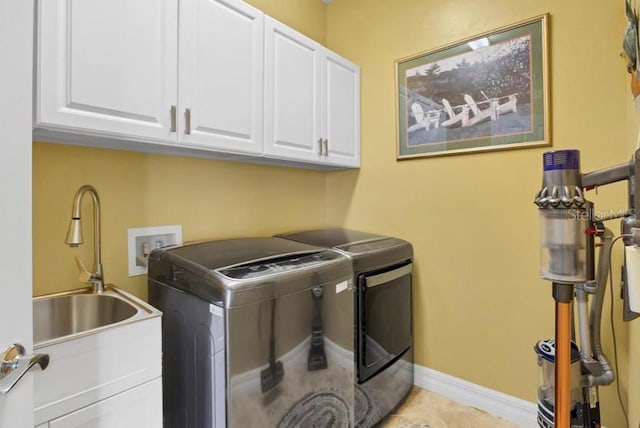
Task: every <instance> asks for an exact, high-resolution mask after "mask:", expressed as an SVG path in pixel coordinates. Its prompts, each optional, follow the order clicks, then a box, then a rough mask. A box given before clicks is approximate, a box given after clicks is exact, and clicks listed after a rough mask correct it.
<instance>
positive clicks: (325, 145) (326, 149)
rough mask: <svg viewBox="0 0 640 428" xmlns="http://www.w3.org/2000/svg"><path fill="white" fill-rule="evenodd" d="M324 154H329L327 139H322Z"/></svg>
mask: <svg viewBox="0 0 640 428" xmlns="http://www.w3.org/2000/svg"><path fill="white" fill-rule="evenodd" d="M324 155H325V156H329V140H327V139H326V138H325V139H324Z"/></svg>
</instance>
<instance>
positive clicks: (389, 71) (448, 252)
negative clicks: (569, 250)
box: [33, 0, 640, 428]
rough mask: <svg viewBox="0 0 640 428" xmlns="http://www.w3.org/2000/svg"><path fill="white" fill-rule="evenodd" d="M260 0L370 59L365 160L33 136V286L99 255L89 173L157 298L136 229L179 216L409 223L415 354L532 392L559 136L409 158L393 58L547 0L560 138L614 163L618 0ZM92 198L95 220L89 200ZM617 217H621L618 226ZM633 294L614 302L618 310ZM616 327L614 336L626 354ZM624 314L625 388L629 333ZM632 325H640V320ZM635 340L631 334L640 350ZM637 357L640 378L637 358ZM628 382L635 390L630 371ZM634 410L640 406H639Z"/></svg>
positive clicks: (636, 393)
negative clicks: (311, 162)
mask: <svg viewBox="0 0 640 428" xmlns="http://www.w3.org/2000/svg"><path fill="white" fill-rule="evenodd" d="M249 3H251V4H253V5H254V6H256V7H258V8H260V9H262V10H264V11H265V12H266V13H268V14H269V15H271V16H273V17H275V18H276V19H279V20H281V21H282V22H284V23H285V24H287V25H290V26H292V27H294V28H296V29H297V30H299V31H301V32H303V33H304V34H306V35H308V36H309V37H312V38H314V39H316V40H317V41H319V42H321V43H326V44H327V45H328V46H329V47H330V48H331V49H333V50H335V51H336V52H338V53H339V54H341V55H344V56H346V57H347V58H349V59H351V60H353V61H354V62H356V63H358V64H359V65H360V66H361V67H362V69H361V70H362V84H361V88H362V110H361V111H362V124H361V125H362V168H361V169H360V170H359V171H344V172H331V173H321V172H314V171H307V170H299V169H287V168H277V167H267V166H257V165H246V164H238V163H227V162H218V161H208V160H199V159H188V158H178V157H166V156H160V155H147V154H139V153H127V152H118V151H109V150H100V149H91V148H78V147H71V146H62V145H53V144H44V143H36V144H35V145H34V168H33V170H34V182H33V184H34V189H33V190H34V192H33V211H34V212H33V222H34V226H33V227H34V294H35V295H40V294H45V293H49V292H53V291H59V290H64V289H69V288H74V287H76V286H77V285H79V284H78V282H77V279H76V270H75V265H74V262H73V255H74V254H81V255H83V257H84V258H85V260H86V262H87V264H89V263H91V261H90V258H91V257H90V254H91V244H90V236H91V235H90V233H91V228H90V225H91V222H90V221H89V222H88V224H87V225H86V229H85V234H86V235H87V236H88V237H89V240H88V244H87V245H84V246H82V247H80V248H79V249H75V250H74V249H68V248H67V247H66V246H65V245H64V243H63V240H64V235H65V232H66V227H67V223H68V219H69V215H70V210H71V200H72V198H73V195H74V193H75V191H76V189H77V188H78V187H79V186H80V185H82V184H85V183H89V184H93V185H95V186H96V187H97V188H98V190H99V192H100V196H101V199H102V205H103V235H104V236H103V243H104V244H103V247H104V255H103V262H104V265H105V272H106V274H105V275H106V279H107V280H108V281H109V282H113V283H116V284H117V285H119V286H121V287H122V288H124V289H126V290H129V291H131V292H133V293H135V294H138V295H141V296H143V297H144V296H145V295H146V277H144V276H143V277H135V278H128V276H127V266H126V229H127V228H129V227H140V226H147V225H162V224H174V223H181V224H182V225H183V233H184V239H185V240H192V239H203V238H224V237H232V236H250V235H270V234H272V233H275V232H281V231H283V230H293V229H303V228H313V227H321V226H342V225H344V226H347V227H352V228H355V229H361V230H366V231H372V232H378V233H385V234H389V235H396V236H400V237H403V238H406V239H408V240H410V241H411V242H413V244H414V247H415V256H416V263H415V266H416V283H415V289H414V299H415V300H414V311H415V316H414V326H415V336H416V339H415V345H416V362H417V363H418V364H421V365H423V366H427V367H430V368H434V369H436V370H439V371H442V372H445V373H448V374H451V375H453V376H457V377H460V378H463V379H466V380H469V381H471V382H475V383H478V384H481V385H484V386H486V387H488V388H493V389H496V390H499V391H502V392H505V393H507V394H511V395H515V396H518V397H521V398H524V399H527V400H531V401H533V400H534V399H535V386H536V384H537V378H536V365H535V358H534V355H533V351H532V346H533V344H534V343H535V342H536V341H537V340H538V339H540V338H544V337H550V336H552V335H553V300H552V298H551V286H550V285H549V284H548V283H547V282H545V281H542V280H539V279H538V248H539V245H538V233H537V231H538V221H537V210H536V208H535V206H534V205H533V204H532V199H533V195H534V193H535V192H536V190H537V189H538V186H539V184H540V182H541V172H540V170H541V168H540V164H541V155H542V152H543V151H545V150H546V149H527V150H517V151H509V152H495V153H483V154H474V155H465V156H453V157H445V158H430V159H416V160H410V161H403V162H397V161H396V160H395V146H394V144H395V121H394V114H395V113H394V103H395V100H394V60H395V59H398V58H402V57H406V56H408V55H411V54H414V53H417V52H421V51H425V50H428V49H431V48H434V47H437V46H439V45H442V44H445V43H448V42H451V41H454V40H458V39H461V38H465V37H467V36H471V35H473V34H476V33H480V32H484V31H487V30H490V29H492V28H497V27H501V26H504V25H507V24H509V23H512V22H516V21H519V20H522V19H526V18H528V17H531V16H535V15H538V14H541V13H546V12H549V13H550V14H551V22H550V27H551V44H550V47H551V50H550V58H551V64H552V73H551V91H552V100H551V108H552V122H553V141H554V148H569V147H572V148H573V147H575V148H579V149H581V150H582V160H583V170H585V171H588V170H592V169H596V168H600V167H604V166H609V165H612V164H617V163H620V162H623V161H625V160H626V159H627V158H628V155H629V153H630V150H629V149H630V147H632V146H633V147H635V141H633V142H632V143H630V142H629V139H630V138H631V137H630V135H631V134H633V138H635V129H637V126H636V127H635V128H634V127H633V126H631V125H629V124H628V120H627V118H628V117H629V116H630V115H631V114H630V113H629V108H628V104H629V103H628V96H627V83H626V82H627V80H626V79H627V76H626V73H624V66H623V63H622V61H621V60H620V58H619V57H618V52H619V51H620V39H621V34H622V29H623V27H624V18H623V11H622V5H621V4H618V3H621V2H615V4H610V3H606V2H605V3H603V2H598V1H596V0H588V1H584V2H580V5H579V6H576V5H575V4H573V3H571V2H568V3H567V2H557V1H552V0H539V1H533V0H527V1H523V0H520V1H517V2H514V1H513V0H496V1H493V2H488V1H483V2H477V1H472V0H460V1H456V2H453V1H435V0H403V1H396V2H391V1H387V0H334V1H333V2H332V3H331V4H330V5H329V6H328V7H326V6H325V5H324V4H322V3H321V1H320V0H312V1H304V2H302V1H299V0H250V1H249ZM590 198H591V199H592V200H594V201H595V202H596V204H597V206H596V207H597V209H600V210H606V209H610V208H611V209H617V208H621V207H624V206H625V204H626V198H625V186H624V185H614V186H608V187H606V188H603V189H601V190H600V192H599V196H595V195H591V196H590ZM84 213H86V214H84V215H85V216H87V217H88V218H90V217H89V216H90V215H91V214H90V213H91V208H90V206H89V204H86V206H85V207H84ZM609 227H610V228H612V229H613V230H614V231H615V232H617V224H611V225H609ZM616 259H617V261H618V262H619V256H616ZM615 272H616V275H617V270H615ZM51 278H55V280H51ZM614 282H615V283H617V280H615V281H614ZM616 291H617V289H616ZM619 310H620V305H619V302H618V301H617V300H616V308H615V311H616V315H615V316H616V318H617V319H618V318H620V317H619ZM605 320H608V314H605ZM636 324H637V323H636ZM607 327H608V324H607V323H606V322H605V328H604V329H603V331H604V334H603V336H604V345H605V351H606V352H607V354H608V355H609V356H610V357H611V358H613V352H612V346H611V340H610V334H609V331H608V329H607ZM617 328H618V329H617V333H618V341H619V343H618V346H619V353H620V356H621V359H620V360H621V361H620V362H621V371H622V379H623V384H622V386H623V394H625V395H626V392H627V382H626V379H627V375H626V373H627V372H628V371H629V370H628V368H627V358H626V355H627V353H628V352H629V343H628V340H627V334H628V332H627V326H626V325H625V326H621V325H619V323H618V324H617ZM632 333H634V334H635V336H638V334H640V330H638V327H637V325H632ZM638 342H639V341H638V340H636V341H632V342H631V350H630V352H631V355H632V358H633V359H635V360H639V358H640V343H638ZM631 370H635V372H634V373H635V375H634V377H633V378H632V379H639V378H640V367H636V366H632V367H631ZM636 383H640V382H636ZM601 393H602V396H603V399H602V400H603V403H602V404H603V413H604V416H605V423H606V425H607V426H608V427H609V428H616V427H622V426H623V423H622V415H621V412H620V410H619V406H618V404H617V401H616V399H615V387H613V386H610V387H606V388H603V389H602V390H601ZM630 394H631V398H632V400H631V403H637V402H638V401H639V398H640V390H639V389H638V387H637V386H636V385H635V384H634V383H633V382H632V383H631V387H630ZM634 397H635V399H634ZM634 400H635V401H634ZM636 407H637V405H636ZM634 412H635V413H634ZM632 415H635V416H634V417H635V419H636V420H637V419H638V417H640V414H639V413H638V410H637V409H634V410H632ZM632 426H633V425H632Z"/></svg>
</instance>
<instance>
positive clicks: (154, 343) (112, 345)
mask: <svg viewBox="0 0 640 428" xmlns="http://www.w3.org/2000/svg"><path fill="white" fill-rule="evenodd" d="M120 293H121V292H120ZM121 294H124V293H121ZM125 296H126V297H127V298H128V299H129V300H131V301H134V302H136V301H137V302H139V303H140V304H141V305H146V306H147V307H148V305H147V304H146V303H144V302H141V301H139V300H138V299H136V298H135V297H133V296H130V295H126V294H125ZM161 337H162V336H161V314H160V312H159V311H156V310H153V309H152V308H151V312H148V313H146V314H145V315H144V316H140V317H139V318H138V319H133V320H127V321H124V322H121V323H118V324H114V325H110V326H107V327H104V328H100V329H98V330H96V331H94V332H90V334H85V335H80V336H78V337H71V338H61V339H60V340H53V341H49V342H45V343H43V344H41V345H40V344H36V345H34V349H37V352H39V353H46V354H49V356H50V364H49V367H48V368H47V370H44V371H43V372H42V373H39V375H38V376H37V379H36V378H35V377H34V423H35V425H36V427H37V428H73V427H80V426H82V427H118V428H157V427H161V426H162V342H161V340H162V339H161Z"/></svg>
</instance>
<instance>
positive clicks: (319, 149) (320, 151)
mask: <svg viewBox="0 0 640 428" xmlns="http://www.w3.org/2000/svg"><path fill="white" fill-rule="evenodd" d="M323 141H324V140H323V139H322V138H318V156H322V143H323Z"/></svg>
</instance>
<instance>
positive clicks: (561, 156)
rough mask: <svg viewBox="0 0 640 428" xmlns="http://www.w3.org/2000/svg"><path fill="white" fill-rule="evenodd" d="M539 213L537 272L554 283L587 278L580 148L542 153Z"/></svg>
mask: <svg viewBox="0 0 640 428" xmlns="http://www.w3.org/2000/svg"><path fill="white" fill-rule="evenodd" d="M534 202H535V204H536V205H537V206H538V208H539V213H540V250H541V255H540V276H541V277H542V278H544V279H547V280H549V281H553V282H557V283H568V284H574V283H582V282H585V281H587V279H588V278H587V262H586V258H587V239H588V237H587V230H588V228H589V226H590V224H591V220H590V209H589V206H590V203H589V202H587V201H585V199H584V197H583V194H582V179H581V173H580V152H579V151H578V150H556V151H550V152H546V153H544V155H543V175H542V188H541V189H540V190H539V191H538V193H537V194H536V198H535V201H534Z"/></svg>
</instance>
